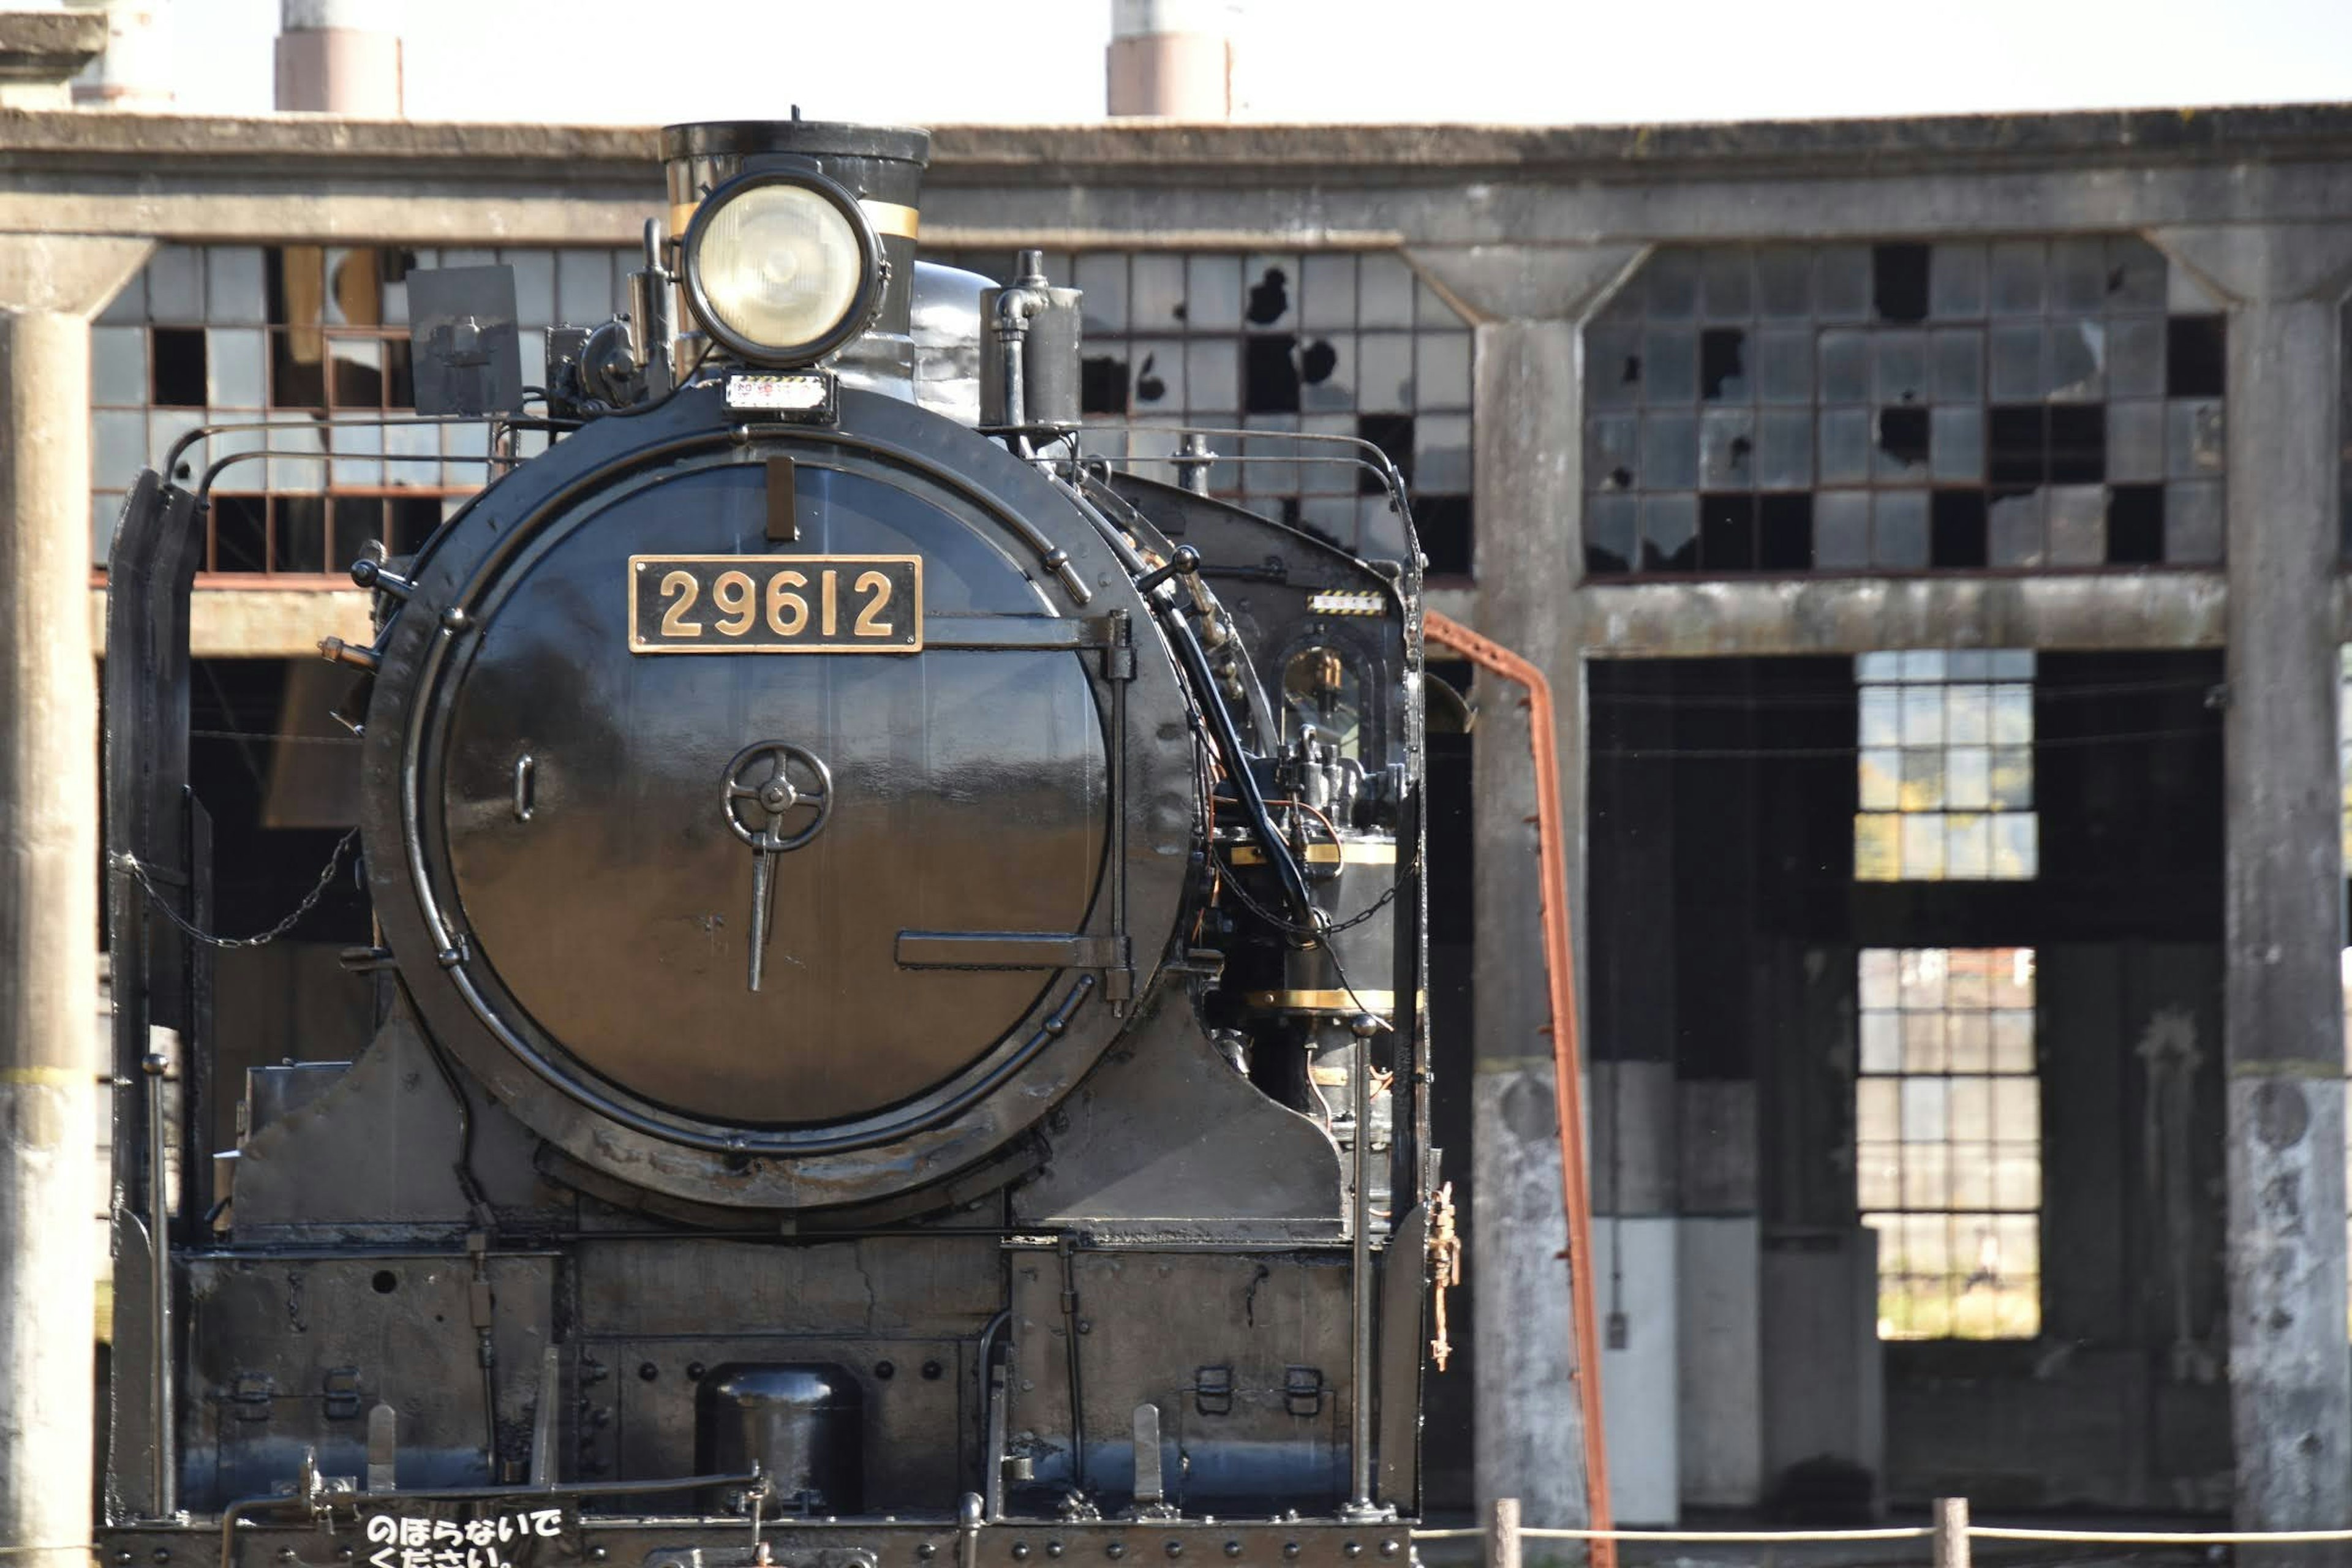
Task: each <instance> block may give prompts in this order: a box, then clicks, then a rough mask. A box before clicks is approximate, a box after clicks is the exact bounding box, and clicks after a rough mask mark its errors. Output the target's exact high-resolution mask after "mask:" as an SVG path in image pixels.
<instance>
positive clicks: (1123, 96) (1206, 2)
mask: <svg viewBox="0 0 2352 1568" xmlns="http://www.w3.org/2000/svg"><path fill="white" fill-rule="evenodd" d="M1238 9H1239V7H1238V6H1237V5H1235V4H1234V0H1111V6H1110V53H1109V58H1108V62H1107V65H1108V71H1107V75H1108V79H1109V109H1110V112H1111V114H1112V115H1113V116H1118V115H1129V114H1135V115H1145V114H1148V115H1158V116H1160V117H1161V118H1164V119H1169V120H1230V119H1232V118H1233V113H1234V41H1233V36H1234V13H1235V12H1236V11H1237V10H1238Z"/></svg>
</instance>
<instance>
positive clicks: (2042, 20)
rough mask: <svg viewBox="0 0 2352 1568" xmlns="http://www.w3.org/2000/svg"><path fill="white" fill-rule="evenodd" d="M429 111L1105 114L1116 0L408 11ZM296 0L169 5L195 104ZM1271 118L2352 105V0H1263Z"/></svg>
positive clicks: (1247, 35) (1265, 109)
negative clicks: (284, 5) (796, 108)
mask: <svg viewBox="0 0 2352 1568" xmlns="http://www.w3.org/2000/svg"><path fill="white" fill-rule="evenodd" d="M394 9H395V10H396V11H397V13H398V14H399V15H400V16H401V17H402V18H403V24H402V30H403V34H404V37H405V39H406V41H407V42H406V51H407V72H406V76H407V101H408V110H409V113H410V114H411V115H412V116H414V117H415V118H418V119H434V120H522V121H603V122H622V123H661V122H665V121H679V120H690V119H713V118H757V117H770V116H782V115H783V114H785V113H787V112H789V105H790V104H792V103H793V102H794V101H798V102H799V103H800V104H801V105H802V106H803V110H804V111H805V112H806V113H807V114H808V116H809V117H810V118H812V119H838V120H863V121H875V122H897V123H911V124H919V125H936V124H950V123H956V122H967V121H1009V122H1023V121H1027V122H1033V123H1034V122H1066V121H1088V120H1095V119H1098V118H1100V116H1101V114H1102V107H1103V46H1104V43H1105V41H1106V39H1107V38H1108V34H1109V25H1110V23H1109V16H1110V4H1109V0H1005V3H982V0H394ZM277 18H278V0H175V3H174V5H173V16H172V20H171V22H170V23H169V24H168V25H169V26H171V27H172V29H173V35H174V37H173V47H172V48H173V60H174V63H175V68H176V69H177V71H178V73H179V74H178V79H177V80H176V81H175V83H174V89H175V91H176V93H177V97H178V101H179V104H180V106H181V107H183V108H184V109H188V110H195V111H199V112H226V113H258V112H263V111H266V110H268V109H269V108H270V39H271V37H273V36H274V35H275V33H276V31H277ZM1239 58H1240V69H1239V79H1240V85H1241V89H1242V91H1243V93H1244V97H1245V100H1246V108H1247V110H1248V115H1249V117H1250V118H1254V119H1262V120H1291V121H1318V120H1319V121H1494V122H1517V123H1527V124H1574V123H1594V122H1604V121H1616V122H1623V121H1679V120H1730V119H1792V118H1806V117H1814V116H1831V115H1879V114H1927V113H1941V112H1967V111H1971V110H2022V109H2085V108H2115V107H2126V106H2171V105H2181V106H2192V105H2210V104H2219V103H2260V102H2271V103H2279V102H2294V101H2315V100H2352V0H1246V10H1245V13H1244V31H1243V34H1242V37H1241V45H1240V56H1239Z"/></svg>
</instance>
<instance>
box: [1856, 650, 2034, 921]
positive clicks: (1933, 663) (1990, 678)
mask: <svg viewBox="0 0 2352 1568" xmlns="http://www.w3.org/2000/svg"><path fill="white" fill-rule="evenodd" d="M2033 668H2034V658H2033V655H2032V652H2031V651H2027V650H2021V649H1999V650H1989V649H1973V650H1951V651H1947V650H1944V649H1938V648H1919V649H1909V650H1906V651H1903V652H1887V653H1866V654H1864V655H1862V656H1861V657H1860V658H1856V659H1855V660H1854V680H1855V683H1856V684H1857V685H1858V686H1859V687H1860V691H1859V694H1858V695H1859V710H1860V717H1859V720H1858V722H1857V728H1858V731H1859V732H1858V735H1857V737H1856V739H1857V757H1856V764H1855V786H1856V792H1857V799H1856V810H1855V812H1854V817H1853V875H1854V879H1855V880H1857V881H1863V882H1982V881H2027V880H2031V879H2033V878H2034V877H2036V876H2038V875H2039V874H2040V872H2041V838H2040V826H2041V824H2040V818H2039V817H2038V816H2036V815H2035V813H2034V810H2033Z"/></svg>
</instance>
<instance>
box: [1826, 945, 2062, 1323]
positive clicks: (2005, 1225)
mask: <svg viewBox="0 0 2352 1568" xmlns="http://www.w3.org/2000/svg"><path fill="white" fill-rule="evenodd" d="M1859 980H1860V988H1861V996H1862V1008H1861V1014H1860V1017H1861V1026H1862V1039H1861V1049H1860V1054H1859V1070H1858V1071H1857V1073H1856V1075H1855V1079H1854V1184H1855V1201H1856V1203H1857V1205H1858V1206H1859V1207H1860V1209H1861V1211H1862V1222H1863V1224H1864V1225H1866V1226H1869V1227H1870V1228H1871V1229H1872V1230H1874V1231H1876V1232H1877V1233H1878V1337H1879V1338H1881V1339H1883V1340H1945V1339H1961V1340H2012V1339H2032V1338H2033V1337H2034V1336H2035V1335H2036V1334H2037V1333H2039V1332H2040V1331H2041V1328H2042V1219H2041V1210H2042V1100H2041V1080H2040V1079H2039V1078H2038V1077H2037V1076H2036V1070H2035V1055H2034V1032H2033V950H2032V948H2027V947H1999V948H1935V947H1931V948H1901V949H1897V948H1865V949H1864V951H1863V952H1862V955H1861V961H1860V975H1859Z"/></svg>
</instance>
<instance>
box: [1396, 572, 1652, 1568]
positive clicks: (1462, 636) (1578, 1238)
mask: <svg viewBox="0 0 2352 1568" xmlns="http://www.w3.org/2000/svg"><path fill="white" fill-rule="evenodd" d="M1422 635H1423V637H1425V638H1426V639H1427V640H1428V641H1430V642H1433V643H1436V644H1439V645H1440V646H1442V647H1449V648H1452V649H1453V650H1454V652H1456V653H1458V654H1461V655H1462V656H1463V657H1464V658H1467V659H1468V660H1469V661H1470V662H1471V663H1473V664H1475V665H1476V666H1477V667H1478V668H1481V669H1483V670H1486V671H1487V672H1488V673H1490V674H1493V675H1498V676H1500V677H1502V678H1503V679H1505V680H1508V681H1511V682H1512V683H1514V684H1515V685H1517V686H1520V687H1522V688H1524V689H1526V691H1527V694H1528V742H1529V743H1530V744H1531V745H1532V746H1533V747H1534V750H1535V763H1536V858H1537V860H1538V865H1539V868H1540V873H1539V886H1540V888H1541V890H1542V895H1543V938H1544V976H1545V979H1546V981H1547V982H1548V984H1549V991H1550V994H1551V1070H1552V1092H1553V1095H1554V1098H1555V1101H1556V1106H1555V1109H1556V1110H1557V1113H1558V1119H1559V1199H1560V1206H1561V1207H1562V1208H1563V1209H1564V1210H1566V1211H1567V1218H1568V1292H1569V1300H1570V1310H1571V1321H1572V1322H1573V1323H1574V1326H1575V1331H1576V1346H1575V1352H1576V1354H1575V1373H1574V1375H1575V1377H1576V1397H1577V1405H1578V1408H1579V1409H1580V1411H1581V1412H1582V1414H1583V1417H1584V1497H1585V1511H1586V1514H1587V1516H1588V1518H1589V1519H1590V1521H1591V1528H1592V1529H1594V1530H1608V1529H1610V1528H1612V1526H1611V1522H1610V1521H1611V1514H1610V1511H1609V1445H1608V1442H1607V1440H1606V1436H1605V1431H1604V1428H1603V1426H1602V1425H1601V1332H1600V1325H1599V1321H1598V1316H1597V1314H1596V1312H1595V1310H1594V1308H1593V1300H1592V1194H1591V1191H1590V1190H1589V1189H1588V1187H1587V1185H1586V1181H1585V1160H1584V1076H1583V1074H1584V1060H1583V1052H1582V1050H1581V1048H1580V1046H1579V1045H1578V1041H1577V1035H1576V967H1575V948H1574V946H1573V944H1572V943H1571V942H1570V931H1569V923H1568V862H1567V858H1566V856H1565V855H1564V853H1563V852H1562V846H1564V845H1565V844H1566V843H1567V842H1568V839H1567V825H1566V824H1565V823H1564V822H1562V821H1561V820H1560V805H1559V734H1558V727H1557V725H1556V723H1555V721H1554V720H1553V715H1552V705H1551V682H1550V681H1549V680H1547V679H1544V672H1543V671H1542V670H1540V669H1538V668H1536V667H1535V666H1534V665H1532V664H1529V663H1528V661H1527V660H1526V659H1524V658H1520V657H1519V656H1518V655H1517V654H1515V653H1513V652H1512V651H1511V650H1510V649H1509V648H1507V647H1503V645H1502V644H1500V643H1498V642H1496V641H1494V640H1492V639H1491V638H1488V637H1480V636H1479V635H1478V634H1477V633H1476V632H1474V631H1472V630H1471V629H1470V628H1469V627H1467V626H1464V625H1462V624H1461V623H1460V622H1458V621H1454V620H1451V619H1449V618H1447V617H1446V616H1442V615H1440V614H1438V613H1437V612H1436V611H1434V610H1431V611H1428V612H1426V613H1425V614H1424V615H1423V618H1422ZM1616 1564H1617V1543H1616V1542H1613V1541H1595V1542H1592V1568H1616Z"/></svg>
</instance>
